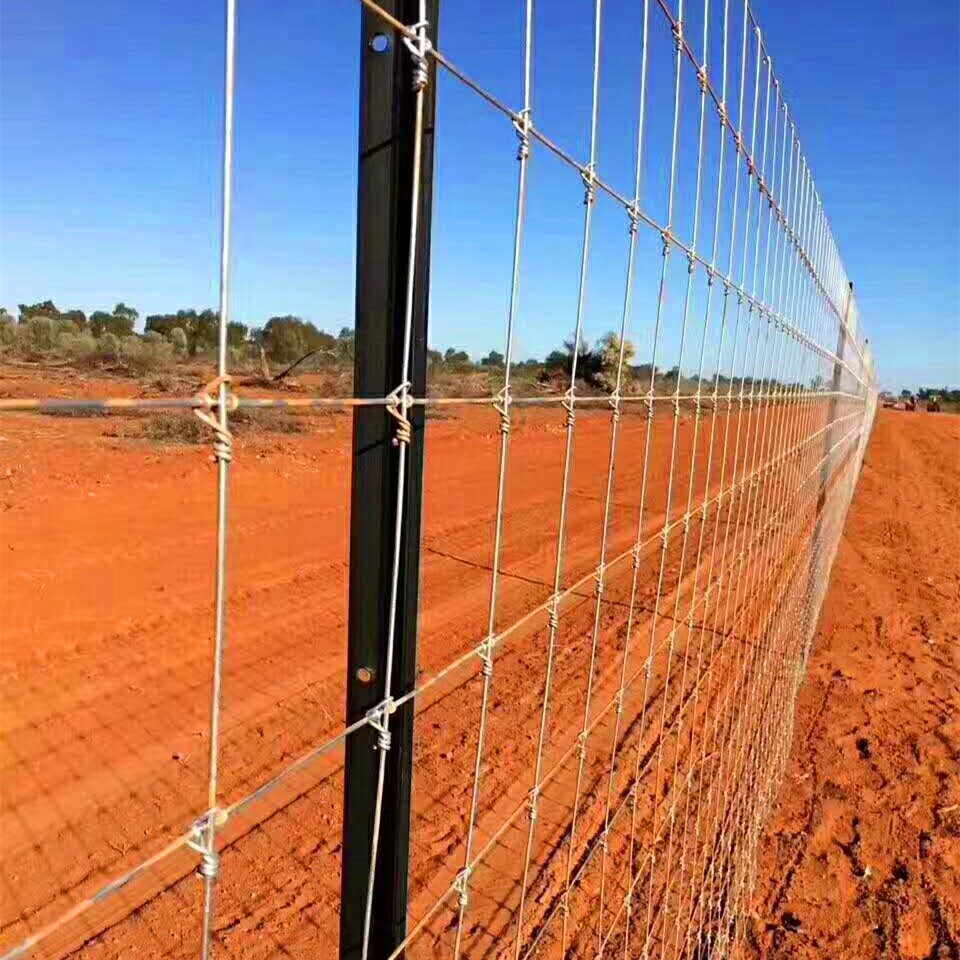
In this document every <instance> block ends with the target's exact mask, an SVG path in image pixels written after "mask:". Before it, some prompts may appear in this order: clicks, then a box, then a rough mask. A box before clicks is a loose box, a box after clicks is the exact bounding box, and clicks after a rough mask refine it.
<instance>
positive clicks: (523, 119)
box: [512, 107, 530, 161]
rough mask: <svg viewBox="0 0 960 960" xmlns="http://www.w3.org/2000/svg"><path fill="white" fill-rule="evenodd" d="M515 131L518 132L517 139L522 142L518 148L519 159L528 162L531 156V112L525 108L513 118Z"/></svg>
mask: <svg viewBox="0 0 960 960" xmlns="http://www.w3.org/2000/svg"><path fill="white" fill-rule="evenodd" d="M512 122H513V129H514V130H516V131H517V139H518V140H519V141H520V143H519V145H518V146H517V159H518V160H521V161H522V160H526V159H527V157H529V156H530V111H529V109H527V108H526V107H524V108H523V110H521V111H520V112H519V113H518V114H517V115H516V116H515V117H514V118H513V121H512Z"/></svg>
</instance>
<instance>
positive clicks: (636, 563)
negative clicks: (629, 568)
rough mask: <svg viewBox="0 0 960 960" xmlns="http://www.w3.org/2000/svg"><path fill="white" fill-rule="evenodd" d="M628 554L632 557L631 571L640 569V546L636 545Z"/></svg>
mask: <svg viewBox="0 0 960 960" xmlns="http://www.w3.org/2000/svg"><path fill="white" fill-rule="evenodd" d="M630 552H631V554H632V555H633V569H634V570H639V569H640V544H639V543H638V544H636V545H635V546H634V548H633V550H631V551H630Z"/></svg>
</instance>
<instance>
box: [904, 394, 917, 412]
mask: <svg viewBox="0 0 960 960" xmlns="http://www.w3.org/2000/svg"><path fill="white" fill-rule="evenodd" d="M903 409H904V410H909V411H913V410H916V409H917V398H916V397H915V396H914V395H913V394H910V396H909V397H904V400H903Z"/></svg>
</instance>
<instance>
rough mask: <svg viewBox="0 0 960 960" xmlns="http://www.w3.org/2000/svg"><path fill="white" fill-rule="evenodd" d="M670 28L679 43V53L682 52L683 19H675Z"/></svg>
mask: <svg viewBox="0 0 960 960" xmlns="http://www.w3.org/2000/svg"><path fill="white" fill-rule="evenodd" d="M670 29H671V31H672V32H673V39H674V40H675V41H676V44H677V53H680V52H681V51H682V50H683V21H682V20H674V21H673V23H672V24H671V26H670Z"/></svg>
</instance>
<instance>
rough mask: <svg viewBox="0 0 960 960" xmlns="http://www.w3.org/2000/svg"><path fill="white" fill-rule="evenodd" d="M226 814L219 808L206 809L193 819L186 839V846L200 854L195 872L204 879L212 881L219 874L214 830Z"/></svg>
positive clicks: (218, 857)
mask: <svg viewBox="0 0 960 960" xmlns="http://www.w3.org/2000/svg"><path fill="white" fill-rule="evenodd" d="M225 820H226V815H225V814H224V813H223V811H221V810H217V809H213V810H208V811H207V812H206V813H205V814H203V816H201V817H199V818H198V819H197V820H196V821H194V824H193V826H192V827H191V829H190V836H189V837H188V839H187V847H189V848H190V849H191V850H193V852H194V853H198V854H200V864H199V866H198V867H197V874H198V875H199V876H201V877H203V878H204V879H206V880H210V881H214V880H216V879H217V877H218V876H219V874H220V855H219V854H218V853H217V848H216V840H215V836H214V831H215V829H216V827H217V824H219V823H223V822H224V821H225Z"/></svg>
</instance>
